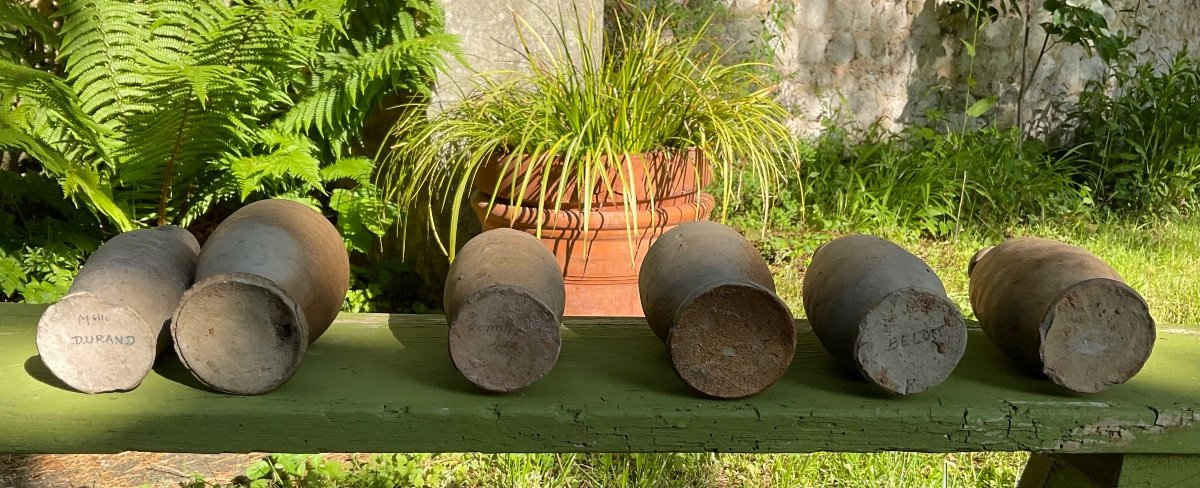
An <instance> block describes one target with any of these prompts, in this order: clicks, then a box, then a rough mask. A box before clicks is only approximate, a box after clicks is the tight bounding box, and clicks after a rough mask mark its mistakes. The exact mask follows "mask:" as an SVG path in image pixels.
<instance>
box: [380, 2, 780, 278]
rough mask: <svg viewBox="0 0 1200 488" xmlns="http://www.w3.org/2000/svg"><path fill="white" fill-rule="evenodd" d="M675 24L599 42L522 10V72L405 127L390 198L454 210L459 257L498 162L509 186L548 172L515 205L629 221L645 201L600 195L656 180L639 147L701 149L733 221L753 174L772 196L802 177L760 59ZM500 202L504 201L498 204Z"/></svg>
mask: <svg viewBox="0 0 1200 488" xmlns="http://www.w3.org/2000/svg"><path fill="white" fill-rule="evenodd" d="M576 18H578V16H577V17H576ZM667 20H668V19H665V18H660V17H656V16H655V15H654V14H653V13H651V14H648V15H646V16H643V17H641V18H639V19H637V21H634V22H629V21H626V22H624V23H620V24H618V25H617V26H616V27H615V28H614V29H612V30H611V31H610V33H611V34H614V35H611V36H609V38H608V39H606V42H605V43H604V46H603V47H601V46H597V45H596V43H597V41H596V40H595V39H597V37H595V36H591V35H589V33H593V32H594V27H593V26H591V25H582V24H585V22H583V21H577V22H575V27H576V29H574V30H573V31H572V32H571V33H568V32H566V30H564V29H561V28H560V29H559V30H556V31H555V32H553V35H552V36H550V37H549V38H547V37H544V36H537V35H534V34H531V32H532V31H533V30H532V29H531V28H530V26H529V24H528V23H527V22H526V21H525V20H524V19H520V18H516V19H515V22H514V24H515V28H517V29H519V31H520V32H521V39H522V42H521V44H520V45H519V46H517V49H518V50H519V52H520V54H521V59H522V61H523V63H522V64H523V66H522V68H523V69H519V70H511V71H503V72H493V73H484V74H480V75H479V85H478V87H477V88H476V89H474V90H473V91H471V92H470V93H467V94H465V95H464V96H463V97H462V98H461V99H460V100H459V101H457V102H455V103H454V104H452V105H450V106H448V107H446V108H445V109H443V110H441V111H438V112H436V113H431V114H425V115H424V116H420V117H409V118H406V119H403V120H400V121H399V122H398V123H397V124H396V125H395V126H394V130H393V140H392V145H391V147H390V153H389V154H388V157H387V165H386V168H385V169H384V173H383V176H384V178H383V181H384V186H385V187H386V188H387V194H388V196H389V198H391V199H393V200H394V201H396V202H397V203H399V205H400V207H401V208H404V209H407V210H408V214H409V216H412V215H421V214H423V213H424V212H430V213H432V211H433V210H435V208H437V207H442V210H449V215H450V219H451V221H450V229H449V235H450V240H449V246H448V247H444V248H443V249H444V250H445V251H447V252H448V253H449V254H450V255H451V258H453V251H454V248H455V247H456V246H455V245H456V243H455V239H454V236H455V234H456V233H457V230H456V229H457V227H458V216H459V215H460V210H461V207H462V205H463V203H464V202H465V201H466V200H467V197H468V196H469V195H470V192H471V191H472V187H473V185H472V181H473V179H474V178H475V176H476V174H477V173H478V172H479V170H480V168H481V167H484V166H485V165H488V164H495V165H498V166H499V167H500V175H499V176H500V178H499V180H500V181H501V182H502V181H504V180H505V179H506V178H509V179H511V181H513V182H523V183H529V182H534V183H537V180H536V179H537V178H541V182H540V185H537V188H540V190H538V191H536V192H532V193H530V192H527V191H525V189H524V188H525V186H526V185H522V184H518V185H514V187H515V188H514V191H513V193H512V194H511V195H509V197H508V201H505V202H504V203H507V204H511V205H515V206H522V205H525V206H536V208H538V209H539V212H549V211H558V210H560V209H562V208H563V207H564V205H573V206H575V208H578V209H581V210H582V212H583V215H584V216H587V215H589V214H590V212H591V211H592V209H593V208H595V207H598V206H602V205H623V206H624V207H625V208H624V210H625V215H627V216H629V217H630V218H629V219H627V220H629V222H628V223H627V230H631V229H632V228H634V227H636V226H637V222H636V219H637V215H636V214H637V212H635V210H636V208H637V202H636V201H633V199H622V200H621V202H620V203H611V202H605V201H603V200H602V199H601V198H597V197H612V196H613V195H634V194H637V192H638V190H639V189H641V190H643V191H645V190H646V189H647V186H652V185H653V184H654V183H653V181H639V179H640V178H635V177H634V169H633V167H632V163H631V160H632V158H631V157H630V156H632V155H636V154H642V153H650V152H663V153H667V154H680V153H683V152H686V151H690V150H694V151H695V152H696V153H697V155H698V156H699V157H697V158H684V160H685V161H688V163H686V164H689V166H691V170H692V171H695V172H706V171H712V172H713V174H714V176H716V181H720V182H722V184H721V188H720V191H719V196H721V197H722V198H721V199H720V202H721V205H720V207H719V208H720V216H721V217H722V218H724V216H725V214H726V212H727V210H728V208H729V204H730V202H731V201H733V200H734V198H735V195H736V194H737V193H738V192H739V190H738V188H739V187H738V182H739V177H740V176H741V175H743V174H747V173H752V174H754V176H755V179H756V180H757V181H761V182H764V184H762V185H760V186H759V189H760V192H761V193H762V198H761V200H760V201H761V202H764V205H769V203H770V201H771V200H772V199H771V198H770V196H771V195H770V192H771V191H772V189H773V188H778V187H780V186H782V185H783V183H784V182H785V180H787V179H788V178H791V177H794V176H795V175H797V174H798V159H797V158H796V157H794V154H795V146H794V144H795V142H794V141H795V138H794V137H793V135H792V134H790V133H789V131H788V129H787V127H786V125H785V122H786V120H787V118H788V116H789V114H788V112H787V110H786V109H784V108H783V107H782V106H781V105H780V104H779V103H778V102H777V101H776V98H775V96H774V93H773V89H772V88H773V87H772V86H770V85H769V84H768V83H766V80H765V79H764V78H763V77H762V76H761V75H759V74H757V73H761V71H762V70H761V69H756V68H761V67H762V66H761V64H758V63H726V62H724V60H723V59H722V54H721V51H720V50H717V49H712V48H709V47H708V46H701V43H702V42H703V41H702V39H703V35H704V29H703V28H702V29H699V30H698V31H696V32H695V33H692V34H689V35H687V36H680V37H676V36H674V35H673V34H672V33H671V32H670V30H669V28H668V25H669V24H668V22H667ZM556 25H564V23H561V22H560V23H558V24H556ZM566 25H569V21H568V23H567V24H566ZM572 45H575V46H579V49H578V50H576V51H573V50H572V49H570V46H572ZM701 47H704V49H701ZM573 52H574V53H575V54H573ZM579 53H583V54H579ZM597 54H598V55H597ZM696 175H697V176H698V175H699V173H696ZM648 179H649V178H647V180H648ZM697 180H698V181H703V178H697ZM499 185H500V184H499V183H497V185H496V186H497V188H496V189H497V190H499V189H500V188H499ZM491 193H492V195H495V194H496V192H491ZM572 193H573V194H572ZM695 193H696V197H697V198H698V196H699V189H697V190H696V191H695ZM430 194H432V195H433V198H428V197H427V195H430ZM651 195H653V193H651ZM495 203H497V200H496V197H495V196H493V197H491V198H490V202H489V206H490V205H494V204H495ZM650 204H651V206H653V202H650ZM422 206H425V207H426V208H424V209H422V208H420V207H422ZM765 214H766V212H764V215H765ZM539 215H540V213H539ZM588 220H589V219H588V218H586V217H585V218H584V219H583V222H582V230H583V235H585V236H586V235H587V233H588V228H589V225H590V223H589V222H588ZM538 232H539V233H540V224H539V227H538ZM435 235H436V232H435ZM439 243H440V241H439Z"/></svg>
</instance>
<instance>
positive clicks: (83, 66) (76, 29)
mask: <svg viewBox="0 0 1200 488" xmlns="http://www.w3.org/2000/svg"><path fill="white" fill-rule="evenodd" d="M55 15H56V16H57V17H61V18H63V19H64V20H63V24H62V47H61V48H60V50H59V59H61V60H63V61H64V65H63V66H64V68H65V70H66V73H67V81H68V82H69V83H71V86H72V87H73V88H74V91H75V93H76V95H78V97H79V102H80V107H81V108H82V109H83V111H84V112H87V113H88V114H91V116H92V117H93V118H95V119H96V121H98V122H99V123H101V124H103V125H105V126H106V127H109V128H111V129H114V130H118V131H119V130H120V127H121V126H122V124H121V118H122V117H123V116H124V115H126V114H129V113H133V112H137V111H140V110H142V109H144V108H145V107H143V106H138V105H137V104H136V102H135V99H136V98H137V97H138V96H139V95H140V94H141V93H142V90H141V85H142V77H141V71H140V69H139V68H140V63H139V58H140V57H141V55H140V50H141V49H142V47H143V46H144V45H145V44H146V42H147V41H148V39H149V37H148V29H147V27H148V26H149V23H150V17H149V15H147V12H146V6H145V4H143V3H141V2H127V1H124V0H64V1H63V2H62V4H61V5H60V6H59V11H58V13H57V14H55Z"/></svg>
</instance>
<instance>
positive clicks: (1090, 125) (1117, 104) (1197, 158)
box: [1067, 51, 1200, 214]
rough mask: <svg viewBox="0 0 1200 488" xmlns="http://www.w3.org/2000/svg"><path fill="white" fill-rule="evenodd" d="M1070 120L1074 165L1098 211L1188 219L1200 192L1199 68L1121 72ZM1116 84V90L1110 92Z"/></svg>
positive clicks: (1184, 63)
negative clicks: (1090, 190)
mask: <svg viewBox="0 0 1200 488" xmlns="http://www.w3.org/2000/svg"><path fill="white" fill-rule="evenodd" d="M1106 81H1107V82H1092V83H1089V84H1088V86H1087V89H1086V90H1085V91H1084V92H1083V94H1081V95H1080V100H1079V103H1078V104H1077V105H1076V106H1074V107H1073V108H1072V109H1071V110H1070V112H1069V113H1068V116H1067V120H1068V123H1070V124H1074V125H1076V128H1075V129H1074V140H1075V141H1076V143H1078V146H1077V147H1076V149H1075V150H1076V152H1077V153H1078V157H1077V158H1075V159H1076V161H1077V165H1078V171H1079V172H1080V173H1081V174H1082V175H1084V176H1085V179H1084V182H1085V184H1087V185H1089V186H1091V187H1093V188H1096V190H1097V191H1096V195H1097V200H1098V203H1100V204H1101V205H1103V206H1105V207H1109V208H1112V209H1114V210H1117V211H1119V212H1123V213H1125V214H1132V213H1136V212H1145V213H1151V214H1162V213H1183V212H1189V211H1191V210H1192V209H1193V208H1194V207H1195V206H1196V204H1197V202H1196V197H1197V190H1198V189H1200V60H1197V59H1195V58H1192V57H1189V56H1188V53H1187V52H1186V51H1184V52H1180V53H1178V54H1177V55H1176V56H1175V58H1174V60H1173V62H1171V63H1170V65H1168V66H1167V67H1166V68H1165V69H1159V68H1156V67H1155V66H1154V65H1153V64H1152V63H1142V64H1138V65H1126V66H1119V67H1118V68H1117V69H1116V70H1115V71H1114V75H1113V78H1112V79H1111V80H1106ZM1109 83H1111V86H1110V84H1109Z"/></svg>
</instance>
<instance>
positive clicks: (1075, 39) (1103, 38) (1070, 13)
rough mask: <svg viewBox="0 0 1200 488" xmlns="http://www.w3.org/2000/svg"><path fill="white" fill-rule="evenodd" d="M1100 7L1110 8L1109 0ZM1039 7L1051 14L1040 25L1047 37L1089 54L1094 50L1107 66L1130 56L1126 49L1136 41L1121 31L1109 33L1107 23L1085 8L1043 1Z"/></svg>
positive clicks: (1066, 3) (1047, 0)
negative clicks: (1048, 18) (1072, 45)
mask: <svg viewBox="0 0 1200 488" xmlns="http://www.w3.org/2000/svg"><path fill="white" fill-rule="evenodd" d="M1100 4H1101V5H1103V6H1105V7H1108V8H1112V3H1111V1H1110V0H1100ZM1042 8H1044V9H1046V11H1047V12H1050V20H1049V21H1048V22H1042V24H1041V26H1042V30H1044V31H1046V34H1047V35H1048V36H1053V37H1054V38H1056V39H1058V40H1059V41H1061V42H1065V43H1067V44H1074V45H1077V46H1082V47H1083V48H1084V49H1087V50H1088V52H1093V50H1094V52H1095V53H1096V54H1097V55H1098V56H1100V59H1103V60H1104V61H1105V62H1106V63H1109V64H1111V63H1114V62H1116V61H1117V60H1118V59H1120V58H1121V57H1122V56H1127V55H1129V53H1128V47H1129V45H1130V44H1133V41H1135V40H1136V39H1134V38H1132V37H1129V36H1128V35H1126V34H1125V32H1124V31H1117V32H1112V31H1110V30H1109V28H1108V20H1107V19H1105V18H1104V16H1103V15H1101V14H1100V13H1099V12H1096V11H1095V10H1092V9H1091V8H1089V7H1087V6H1084V5H1077V4H1074V3H1071V2H1067V1H1064V0H1046V1H1045V3H1043V4H1042Z"/></svg>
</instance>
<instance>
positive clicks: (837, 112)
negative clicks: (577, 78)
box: [727, 0, 1200, 133]
mask: <svg viewBox="0 0 1200 488" xmlns="http://www.w3.org/2000/svg"><path fill="white" fill-rule="evenodd" d="M771 1H772V0H727V5H728V6H729V8H730V10H731V12H732V13H733V14H734V15H733V17H734V18H735V19H736V18H753V17H755V16H759V17H761V16H762V15H763V13H764V12H766V11H767V9H768V7H769V4H770V2H771ZM776 1H791V2H793V3H792V6H793V8H794V13H793V16H792V18H791V20H790V22H788V23H787V28H786V29H785V31H784V32H782V33H780V34H782V35H781V42H780V43H779V44H780V45H779V48H778V49H777V50H776V52H777V53H778V63H779V64H780V66H781V68H782V71H783V74H784V82H783V85H782V87H781V98H782V100H783V101H784V102H785V103H786V104H787V105H788V106H789V107H791V108H792V109H793V111H794V112H795V113H796V115H797V119H796V122H795V123H796V126H797V129H798V130H799V131H800V132H804V133H815V132H816V131H817V130H819V129H820V124H821V122H820V121H821V119H822V118H823V117H830V116H832V117H835V120H839V121H842V122H852V123H854V124H855V125H857V126H859V127H865V126H867V125H870V124H872V123H874V122H876V121H879V122H880V123H881V124H883V125H884V126H885V127H887V128H889V129H893V130H894V129H896V128H898V127H900V126H902V125H903V124H907V123H911V122H914V121H918V120H922V119H923V118H924V117H925V115H926V114H928V113H929V112H930V111H931V110H940V111H942V112H944V113H945V114H947V115H948V116H949V117H951V118H954V117H956V116H960V115H961V114H962V113H963V112H964V109H965V107H966V100H967V98H966V96H965V95H966V94H965V88H966V86H967V83H966V80H967V77H968V72H970V76H971V77H972V78H973V79H974V80H975V81H976V84H975V86H974V88H972V90H971V92H972V93H971V94H972V95H973V96H974V97H976V98H983V97H987V96H996V97H998V99H999V104H998V105H997V106H996V108H995V109H993V111H991V112H989V113H988V114H987V115H985V117H984V118H985V119H988V120H994V121H996V122H998V123H1000V124H1005V125H1012V124H1014V123H1015V122H1016V118H1017V116H1016V113H1017V110H1016V107H1017V104H1016V99H1017V93H1018V91H1019V87H1020V79H1021V78H1022V76H1021V73H1022V69H1023V67H1022V58H1024V59H1025V66H1024V69H1026V70H1028V69H1030V68H1031V67H1032V65H1033V64H1034V60H1035V59H1036V58H1037V55H1038V52H1039V50H1040V49H1041V47H1042V42H1043V39H1044V38H1045V34H1044V32H1043V31H1042V29H1041V27H1040V26H1039V25H1038V23H1040V22H1041V21H1043V20H1044V18H1045V14H1044V12H1042V11H1041V4H1042V1H1041V0H1033V1H1027V0H1017V1H1018V2H1019V3H1020V4H1022V5H1026V4H1032V5H1034V6H1035V7H1036V8H1037V11H1038V15H1036V16H1035V17H1034V22H1032V23H1031V27H1030V29H1029V36H1028V42H1026V41H1025V26H1024V20H1023V18H1021V16H1019V15H1017V14H1015V13H1011V14H1009V15H1004V16H1002V17H1001V18H1000V19H998V20H996V21H994V22H990V23H987V24H986V25H985V27H984V28H983V29H982V31H981V32H979V34H978V37H977V38H975V41H976V42H975V45H976V46H977V53H976V56H975V58H974V60H973V62H972V59H971V58H970V57H969V56H968V55H967V52H966V50H965V49H964V47H963V42H962V41H963V40H967V41H971V40H972V39H973V38H974V32H973V31H974V29H973V28H972V27H971V23H970V22H969V21H968V20H967V18H966V17H965V16H964V15H962V14H961V13H954V10H953V8H952V6H953V5H952V4H951V2H949V1H948V0H776ZM1081 1H1087V0H1081ZM1091 1H1092V3H1095V4H1097V5H1099V2H1097V1H1095V0H1091ZM1114 6H1115V7H1116V9H1117V10H1121V9H1125V8H1131V9H1134V10H1135V11H1134V12H1130V13H1125V12H1122V13H1116V12H1114V11H1112V10H1107V11H1105V12H1103V13H1104V15H1105V16H1106V18H1107V19H1108V20H1109V23H1110V25H1111V26H1113V27H1114V29H1124V30H1125V31H1126V32H1129V33H1131V34H1132V35H1133V36H1135V37H1138V38H1139V39H1138V41H1137V42H1136V43H1135V44H1134V46H1133V49H1134V51H1135V52H1136V53H1137V55H1138V56H1139V58H1140V59H1142V60H1158V61H1163V60H1169V59H1170V58H1171V57H1172V56H1173V55H1174V53H1176V52H1178V51H1179V50H1181V49H1184V48H1188V47H1191V48H1197V46H1196V44H1197V43H1200V2H1197V1H1196V0H1114ZM1023 8H1024V7H1023ZM1102 8H1103V7H1098V8H1097V10H1100V9H1102ZM733 24H734V25H743V26H745V25H756V24H755V23H753V22H745V21H741V22H733ZM1138 24H1141V26H1142V27H1138ZM741 29H742V32H740V34H738V33H736V31H737V30H738V29H737V28H735V29H731V31H734V32H735V36H734V37H737V36H740V37H742V38H743V39H742V41H744V40H745V39H744V38H746V37H753V36H754V35H756V34H755V33H750V32H746V31H745V29H746V28H745V27H742V28H741ZM1104 73H1105V65H1104V63H1103V62H1101V61H1100V60H1099V59H1098V58H1095V57H1093V56H1090V55H1088V53H1087V52H1085V51H1084V50H1083V49H1081V48H1079V47H1076V46H1071V45H1056V46H1052V47H1051V49H1050V50H1049V51H1048V52H1047V54H1046V55H1045V56H1044V59H1043V60H1042V61H1041V64H1040V66H1039V67H1038V70H1037V73H1036V75H1035V76H1034V77H1033V79H1032V82H1031V83H1030V84H1029V91H1028V93H1027V94H1026V97H1025V105H1024V107H1025V109H1024V110H1023V111H1024V112H1025V119H1026V120H1029V121H1031V123H1030V124H1029V125H1028V126H1030V127H1031V130H1032V131H1033V132H1037V133H1042V132H1045V131H1046V130H1047V129H1052V128H1053V127H1054V126H1055V124H1056V120H1055V119H1056V114H1057V113H1059V112H1057V111H1056V107H1061V106H1062V104H1063V103H1071V102H1072V101H1074V100H1076V99H1077V96H1078V94H1079V92H1080V91H1081V90H1083V88H1084V85H1085V84H1086V82H1087V81H1088V80H1095V79H1100V78H1102V77H1103V75H1104Z"/></svg>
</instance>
